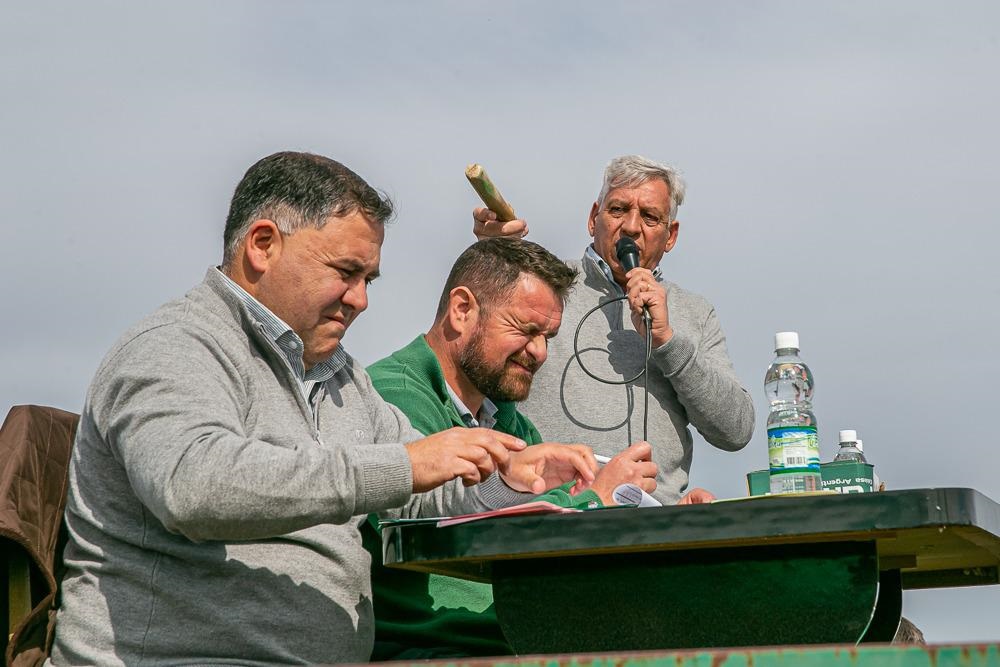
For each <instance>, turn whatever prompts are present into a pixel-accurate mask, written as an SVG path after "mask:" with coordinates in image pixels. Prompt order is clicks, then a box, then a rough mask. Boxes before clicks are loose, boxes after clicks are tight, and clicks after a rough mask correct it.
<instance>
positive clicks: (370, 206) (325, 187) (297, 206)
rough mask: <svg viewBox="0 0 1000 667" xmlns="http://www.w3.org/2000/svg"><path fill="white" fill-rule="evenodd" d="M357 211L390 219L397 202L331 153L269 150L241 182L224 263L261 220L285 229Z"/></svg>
mask: <svg viewBox="0 0 1000 667" xmlns="http://www.w3.org/2000/svg"><path fill="white" fill-rule="evenodd" d="M356 211H360V212H361V213H363V214H364V215H365V216H366V217H367V218H368V219H369V220H371V221H372V222H375V223H378V224H385V223H386V222H387V221H388V220H389V219H390V218H391V217H392V213H393V210H392V202H391V201H390V200H389V198H388V197H386V196H385V195H384V194H382V193H381V192H379V191H378V190H376V189H375V188H373V187H372V186H370V185H368V183H366V182H365V181H364V179H362V178H361V177H360V176H358V175H357V174H355V173H354V172H353V171H351V170H350V169H348V168H347V167H345V166H344V165H342V164H341V163H339V162H337V161H336V160H331V159H330V158H328V157H324V156H322V155H313V154H311V153H295V152H291V151H287V152H283V153H275V154H274V155H269V156H267V157H265V158H263V159H261V160H260V161H258V162H257V163H256V164H254V165H253V166H252V167H250V169H248V170H247V173H246V175H244V176H243V180H241V181H240V183H239V185H237V186H236V192H235V193H233V200H232V203H231V204H230V206H229V216H228V217H227V218H226V229H225V231H224V233H223V258H222V266H223V268H229V267H230V266H231V264H232V262H233V260H235V259H236V256H237V254H238V252H239V249H240V246H241V245H242V244H243V242H244V241H245V240H246V236H247V232H248V231H249V229H250V226H251V225H252V224H253V223H254V221H256V220H260V219H261V218H267V219H268V220H272V221H273V222H274V223H275V224H276V225H277V226H278V229H279V230H280V231H281V233H282V234H293V233H295V232H296V231H298V230H299V229H303V228H305V227H314V228H316V229H321V228H322V227H323V225H325V224H326V223H327V221H328V220H329V219H330V218H331V217H343V216H346V215H350V214H352V213H354V212H356Z"/></svg>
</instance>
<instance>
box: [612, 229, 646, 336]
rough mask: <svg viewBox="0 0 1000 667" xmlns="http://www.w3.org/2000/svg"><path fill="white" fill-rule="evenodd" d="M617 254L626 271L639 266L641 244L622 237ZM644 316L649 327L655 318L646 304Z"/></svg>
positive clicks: (616, 244)
mask: <svg viewBox="0 0 1000 667" xmlns="http://www.w3.org/2000/svg"><path fill="white" fill-rule="evenodd" d="M615 255H616V256H617V257H618V263H619V264H621V265H622V269H623V270H624V271H625V273H628V272H629V271H631V270H632V269H634V268H635V267H637V266H639V246H637V245H636V244H635V241H633V240H632V239H630V238H629V237H627V236H623V237H621V238H620V239H618V241H617V242H616V243H615ZM642 318H643V320H645V322H646V327H647V329H648V327H649V325H650V322H652V321H653V320H652V318H651V317H650V316H649V309H648V308H646V306H643V307H642Z"/></svg>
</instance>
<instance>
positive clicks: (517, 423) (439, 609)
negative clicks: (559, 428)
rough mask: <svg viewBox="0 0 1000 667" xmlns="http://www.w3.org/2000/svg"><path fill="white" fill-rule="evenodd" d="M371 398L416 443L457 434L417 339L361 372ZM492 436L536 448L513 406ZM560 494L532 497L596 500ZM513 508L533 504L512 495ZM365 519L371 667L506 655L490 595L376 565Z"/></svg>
mask: <svg viewBox="0 0 1000 667" xmlns="http://www.w3.org/2000/svg"><path fill="white" fill-rule="evenodd" d="M368 373H369V374H370V375H371V379H372V384H373V385H374V386H375V390H376V391H378V393H379V394H381V395H382V398H384V399H385V400H386V401H388V402H389V403H392V404H393V405H395V406H396V407H398V408H399V409H400V410H402V411H403V413H404V414H406V416H407V417H408V418H409V419H410V423H411V424H413V427H414V428H416V429H417V430H418V431H420V432H421V433H423V434H424V435H430V434H433V433H438V432H440V431H444V430H446V429H449V428H452V427H453V426H465V423H464V422H463V421H462V418H461V416H460V415H459V414H458V410H457V409H456V408H455V404H454V403H453V402H452V400H451V396H449V394H448V388H447V384H446V383H445V379H444V373H443V372H442V370H441V364H440V363H439V362H438V360H437V356H435V354H434V351H433V350H431V348H430V346H429V345H428V344H427V341H426V340H425V339H424V337H423V336H422V335H421V336H417V337H416V338H415V339H414V340H413V341H412V342H411V343H410V344H409V345H407V346H406V347H404V348H402V349H401V350H398V351H396V352H394V353H392V354H391V355H389V356H388V357H386V358H385V359H382V360H380V361H377V362H375V363H374V364H372V365H371V366H369V367H368ZM496 406H497V413H496V415H495V417H496V425H495V426H494V429H496V430H497V431H501V432H503V433H509V434H510V435H514V436H517V437H518V438H521V439H522V440H524V441H525V442H527V443H528V444H529V445H534V444H537V443H539V442H541V441H542V438H541V436H540V435H539V433H538V430H537V429H536V428H535V426H534V424H532V423H531V421H529V420H528V418H527V417H525V416H524V415H522V414H521V413H520V412H518V411H517V407H516V405H515V404H514V403H511V402H503V401H496ZM568 486H569V485H565V486H564V487H560V488H558V489H553V490H552V491H549V492H548V493H546V494H544V495H542V496H540V497H538V499H539V500H547V501H549V502H552V503H555V504H557V505H560V506H562V507H588V506H593V504H594V503H595V502H596V503H597V504H598V505H599V504H600V499H599V498H598V496H597V494H596V493H594V492H593V491H590V490H587V491H584V492H582V493H580V494H579V495H576V496H570V495H569V493H568ZM520 496H521V498H520V500H521V501H522V502H527V501H529V500H534V499H535V497H534V496H532V495H531V494H520ZM377 525H378V519H377V518H376V517H375V516H374V515H373V516H372V517H370V518H369V521H368V522H367V523H366V524H365V525H364V527H363V529H362V531H361V532H362V537H363V538H364V544H365V548H366V549H368V551H369V552H370V553H371V556H372V592H373V600H374V608H375V650H374V652H373V653H372V660H401V659H420V658H432V657H448V656H482V655H510V654H511V649H510V646H508V644H507V641H506V640H505V639H504V637H503V633H502V632H501V630H500V626H499V624H498V623H497V618H496V613H495V612H494V609H493V589H492V587H491V586H490V585H489V584H479V583H475V582H471V581H463V580H460V579H455V578H452V577H444V576H440V575H433V574H431V575H427V574H421V573H417V572H407V571H404V570H394V569H391V568H387V567H385V566H383V565H382V540H381V536H380V534H379V532H378V530H377V528H376V526H377Z"/></svg>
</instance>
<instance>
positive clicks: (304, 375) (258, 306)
mask: <svg viewBox="0 0 1000 667" xmlns="http://www.w3.org/2000/svg"><path fill="white" fill-rule="evenodd" d="M216 270H218V269H216ZM219 275H221V276H222V281H223V283H224V284H225V285H226V287H227V288H228V289H229V291H230V292H232V294H233V296H235V297H236V298H237V299H238V300H239V301H240V303H242V304H243V305H244V306H245V307H246V309H247V312H248V313H249V314H250V317H251V318H252V319H253V321H254V323H255V324H257V326H258V327H259V328H260V330H261V332H263V333H264V335H266V336H267V337H268V338H270V339H271V340H273V341H274V344H275V345H277V346H278V349H280V350H281V352H282V353H283V354H284V356H285V359H286V360H287V361H288V365H289V367H290V368H291V369H292V373H293V374H294V375H295V377H296V378H298V380H299V383H300V384H302V385H303V388H305V383H307V382H308V383H310V384H312V383H314V382H325V381H326V380H329V379H330V378H332V377H333V376H334V375H335V374H336V373H337V372H338V371H340V369H342V368H343V367H344V366H345V365H346V364H347V352H345V351H344V346H343V345H338V346H337V348H336V349H335V350H334V351H333V354H332V355H330V358H329V359H326V360H324V361H321V362H320V363H318V364H316V365H315V366H313V367H312V368H310V369H309V370H308V371H307V370H305V364H304V363H303V362H302V351H303V347H304V346H303V344H302V339H301V338H299V335H298V334H297V333H295V332H294V331H293V330H292V328H291V327H290V326H288V324H286V323H285V322H284V320H282V319H281V318H280V317H278V316H277V315H275V314H274V313H272V312H271V311H270V310H269V309H268V308H267V307H266V306H265V305H264V304H262V303H261V302H260V301H258V300H257V299H255V298H254V297H252V296H250V294H249V293H248V292H247V291H246V290H245V289H243V288H242V287H240V286H239V285H237V284H236V283H235V282H234V281H233V280H232V279H231V278H230V277H229V276H227V275H226V274H225V273H223V272H222V271H219ZM306 394H308V392H306Z"/></svg>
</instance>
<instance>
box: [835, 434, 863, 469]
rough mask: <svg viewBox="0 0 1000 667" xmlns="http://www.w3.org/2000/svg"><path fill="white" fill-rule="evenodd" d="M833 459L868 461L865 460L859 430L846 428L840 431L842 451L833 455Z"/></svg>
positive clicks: (856, 461) (857, 461)
mask: <svg viewBox="0 0 1000 667" xmlns="http://www.w3.org/2000/svg"><path fill="white" fill-rule="evenodd" d="M833 460H834V461H854V462H855V463H868V461H866V460H865V452H864V450H862V449H861V441H860V440H858V432H857V431H852V430H844V431H841V432H840V451H839V452H837V455H836V456H835V457H833Z"/></svg>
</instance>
